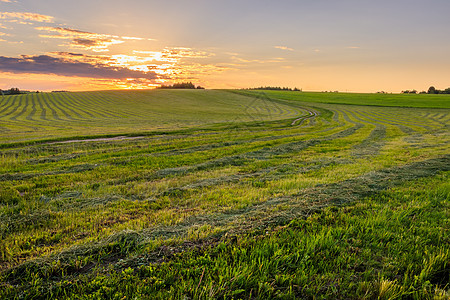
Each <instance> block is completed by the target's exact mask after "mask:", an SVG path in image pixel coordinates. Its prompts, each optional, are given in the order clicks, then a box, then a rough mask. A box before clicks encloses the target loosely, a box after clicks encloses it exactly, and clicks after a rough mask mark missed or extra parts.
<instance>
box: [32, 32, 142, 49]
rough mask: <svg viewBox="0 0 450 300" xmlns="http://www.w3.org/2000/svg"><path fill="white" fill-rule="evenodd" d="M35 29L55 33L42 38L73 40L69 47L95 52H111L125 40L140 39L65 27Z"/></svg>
mask: <svg viewBox="0 0 450 300" xmlns="http://www.w3.org/2000/svg"><path fill="white" fill-rule="evenodd" d="M35 29H37V30H40V31H47V32H50V33H53V34H50V35H40V37H43V38H52V39H63V40H71V42H70V43H69V46H71V47H73V48H78V49H83V50H92V51H94V52H107V51H109V49H108V48H109V47H110V46H112V45H117V44H122V43H124V42H125V41H124V40H129V39H140V38H129V37H125V38H122V39H121V38H120V37H119V36H116V35H110V34H101V33H92V32H87V31H81V30H77V29H72V28H63V27H51V26H41V27H36V28H35Z"/></svg>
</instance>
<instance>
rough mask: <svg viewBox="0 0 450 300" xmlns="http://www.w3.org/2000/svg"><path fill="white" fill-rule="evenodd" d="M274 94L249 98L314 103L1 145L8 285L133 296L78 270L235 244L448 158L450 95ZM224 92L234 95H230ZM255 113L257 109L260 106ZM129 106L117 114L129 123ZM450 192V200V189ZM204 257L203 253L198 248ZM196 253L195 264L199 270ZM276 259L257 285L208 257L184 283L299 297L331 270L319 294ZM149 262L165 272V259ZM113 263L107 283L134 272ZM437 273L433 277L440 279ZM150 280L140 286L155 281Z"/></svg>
mask: <svg viewBox="0 0 450 300" xmlns="http://www.w3.org/2000/svg"><path fill="white" fill-rule="evenodd" d="M178 92H179V91H177V93H178ZM188 92H189V91H188ZM180 93H181V92H180ZM227 94H232V95H234V93H227ZM124 95H127V94H126V93H124ZM189 95H191V94H189ZM266 96H267V95H264V94H257V95H256V96H255V97H253V98H250V99H251V100H250V101H249V102H250V103H252V102H254V103H260V104H261V103H262V102H266V103H268V102H270V101H272V100H273V103H274V104H273V106H272V107H273V111H272V112H275V111H276V108H277V107H285V108H286V109H285V111H286V112H300V114H301V113H303V118H300V120H299V122H295V123H293V120H294V119H296V118H299V116H298V115H297V116H293V115H292V116H290V115H286V116H289V117H288V118H286V119H280V120H274V118H272V117H270V118H269V117H267V114H268V112H269V110H267V109H265V108H264V109H262V108H258V109H256V111H261V112H263V111H265V114H266V115H263V116H265V117H266V118H267V119H266V121H262V120H261V119H259V120H254V119H252V117H248V119H247V120H249V121H251V122H243V121H242V120H239V119H238V118H237V119H235V121H234V122H233V123H231V124H230V123H229V122H227V123H223V124H214V125H207V124H203V125H202V127H201V128H199V127H197V128H191V129H186V130H176V131H173V132H165V133H163V134H162V133H161V134H157V133H153V134H152V135H148V136H147V135H146V136H140V137H138V138H137V139H128V140H103V141H86V142H72V143H53V144H49V143H40V144H39V143H35V144H29V145H20V144H16V146H14V144H11V145H9V146H8V147H7V148H4V149H3V150H1V157H2V160H1V162H0V174H1V175H0V193H1V194H0V199H1V202H0V225H1V227H0V234H1V236H2V241H3V242H2V245H1V246H0V247H1V248H0V251H1V252H0V254H1V256H0V268H1V269H2V277H1V278H2V279H1V280H2V284H3V287H4V288H5V291H7V292H5V295H9V296H12V295H19V294H20V293H25V294H26V293H27V292H26V290H28V289H29V291H31V292H30V293H31V294H28V295H32V294H33V293H34V292H33V291H34V287H36V289H41V290H42V289H43V290H45V292H46V293H48V294H45V295H46V296H48V297H52V296H54V295H52V291H54V292H55V293H60V292H64V291H83V292H90V293H94V292H95V293H97V292H98V293H100V294H99V295H103V294H102V293H104V292H105V293H106V294H104V295H110V294H108V293H109V291H114V293H116V292H118V295H120V297H123V296H124V295H128V296H129V295H131V294H130V293H128V294H127V293H123V291H117V290H116V289H111V288H110V289H109V290H108V289H107V290H103V288H100V287H99V286H90V288H89V290H83V289H82V288H81V287H80V286H79V285H78V284H81V283H82V282H85V281H84V280H88V279H89V280H91V279H94V278H95V277H96V276H97V275H95V274H97V271H96V270H97V269H100V270H103V271H102V272H106V273H102V274H109V273H108V272H109V271H108V270H109V268H113V269H114V270H119V271H122V270H125V268H126V267H127V266H128V265H127V264H129V263H127V264H123V262H124V261H128V262H129V261H133V260H134V258H136V257H146V256H147V255H150V257H152V258H153V257H154V256H155V254H154V253H160V254H161V255H160V256H158V255H156V256H155V257H156V258H155V260H153V259H144V260H143V261H142V264H143V265H145V266H149V265H153V264H154V263H155V262H158V261H159V262H160V260H161V261H166V260H167V259H169V258H168V257H172V256H173V254H174V253H177V252H180V251H184V250H186V251H188V252H189V251H190V250H193V249H194V248H195V249H197V248H198V247H200V248H201V247H202V245H208V244H212V245H218V243H219V242H218V241H223V242H224V243H225V246H223V247H225V248H227V247H228V246H226V245H228V244H229V245H230V247H234V246H231V245H234V244H233V243H235V239H236V238H237V239H238V240H239V239H241V238H243V239H244V240H245V239H246V238H244V237H245V235H246V234H249V233H251V232H253V233H257V234H259V233H258V232H260V231H263V232H267V233H268V234H270V233H271V232H272V231H273V230H274V229H276V228H278V226H284V225H285V224H288V223H289V222H290V221H292V220H294V219H295V220H302V219H303V217H305V216H309V215H311V214H313V213H315V212H320V211H322V210H323V209H325V208H326V207H329V206H333V205H348V204H350V203H358V201H360V200H361V199H362V198H364V197H366V196H368V195H372V194H373V195H376V194H378V193H379V192H380V191H383V190H388V189H390V188H392V187H395V186H399V185H402V184H405V185H406V186H407V185H408V181H411V180H412V181H414V180H420V178H422V177H432V176H435V175H436V174H438V173H439V172H440V171H446V170H447V171H448V166H449V154H450V153H449V147H448V143H449V140H450V139H449V136H448V110H447V109H435V108H429V109H426V108H381V107H368V106H355V105H351V106H348V105H338V104H332V105H331V104H323V103H306V102H300V101H297V100H295V101H287V100H279V99H271V98H268V97H266ZM130 97H132V94H131V96H130ZM219 100H220V101H225V103H226V99H218V100H217V101H219ZM258 105H259V104H258ZM264 105H268V104H264ZM241 107H242V106H241ZM269 107H270V106H269ZM272 112H271V113H272ZM307 112H314V114H312V115H311V114H310V113H307ZM246 113H249V114H250V116H252V113H251V112H250V111H249V110H247V111H246ZM279 113H280V115H282V114H283V111H281V112H279ZM286 116H285V117H286ZM258 118H259V117H258ZM120 120H121V119H116V122H117V123H118V126H121V125H120ZM267 120H271V121H267ZM123 133H133V132H130V131H128V132H127V131H126V132H122V134H123ZM41 138H43V137H41ZM445 195H447V194H445ZM442 201H444V203H446V202H445V201H448V197H447V196H445V197H444V198H443V199H442ZM437 213H439V211H438V212H437ZM319 225H320V224H319ZM319 225H318V226H319ZM430 226H431V225H430ZM433 226H434V225H433ZM439 226H443V225H442V224H441V225H439ZM320 228H321V227H320V226H319V229H320ZM323 230H326V229H323ZM249 241H250V240H249ZM265 241H266V242H269V240H265ZM262 243H263V244H264V243H265V242H264V238H263V242H262ZM243 247H244V248H245V247H246V246H245V245H244V246H243ZM167 249H175V250H173V251H172V250H167ZM177 249H178V250H177ZM433 249H434V250H433V251H435V250H436V249H440V248H439V247H437V248H433ZM231 250H232V248H230V249H229V250H226V251H231ZM436 251H438V250H436ZM439 251H440V250H439ZM230 253H234V252H230ZM433 253H435V252H433ZM189 255H190V254H187V256H183V257H184V258H182V259H181V263H182V264H183V263H186V261H185V260H184V259H188V260H191V258H189V257H190V256H189ZM230 255H234V254H230ZM268 255H269V256H270V255H272V254H270V253H269V254H268ZM367 255H370V253H368V254H367ZM445 255H447V254H445ZM269 256H267V257H269ZM394 256H395V255H394ZM445 257H448V255H447V256H444V258H445ZM192 259H193V261H194V262H196V259H197V258H196V256H194V257H193V258H192ZM249 259H250V260H253V259H254V258H249ZM393 259H394V260H395V257H394V258H393ZM406 261H407V260H406ZM217 262H218V263H219V261H217ZM170 263H172V259H169V265H170ZM196 263H197V262H196ZM261 263H262V262H261ZM310 263H313V262H312V261H310ZM157 266H159V263H157ZM191 266H192V265H191V264H189V263H188V264H186V268H187V270H190V269H192V267H191ZM157 268H159V267H157ZM162 268H163V267H162ZM442 268H444V269H442ZM250 269H251V268H250ZM133 270H136V269H135V268H134V269H133ZM158 270H165V269H164V268H163V269H158ZM238 270H239V269H238ZM439 270H444V276H445V274H446V273H445V266H444V267H442V266H440V267H439ZM127 272H131V273H133V272H134V271H127ZM158 272H159V271H158ZM164 272H166V271H164ZM218 272H225V270H224V269H219V271H218ZM239 272H241V271H239ZM252 272H253V271H252ZM267 272H269V271H267V270H266V271H261V273H260V274H261V276H263V277H259V278H260V279H259V282H268V285H267V286H265V287H258V288H256V287H255V286H253V285H251V284H250V282H251V281H249V284H250V285H246V284H244V283H243V282H242V284H240V285H238V286H240V287H241V288H237V287H238V286H236V285H233V284H231V285H223V284H220V283H217V282H216V279H214V278H213V277H211V276H212V275H211V276H210V275H208V273H206V271H205V274H206V276H210V277H205V282H203V283H202V282H198V281H196V284H197V285H198V286H199V288H198V289H197V290H188V288H187V287H185V288H184V287H181V286H179V288H180V293H182V294H184V295H188V296H192V297H197V296H201V297H206V296H207V295H209V294H211V295H212V296H214V297H217V296H224V295H225V296H228V297H230V296H231V294H232V293H235V294H236V295H240V296H239V297H241V296H243V295H245V296H246V297H249V296H250V294H252V295H253V296H257V297H261V298H264V297H266V296H270V297H272V296H274V295H275V294H274V293H278V292H280V291H284V292H286V294H285V295H286V297H287V296H289V295H290V296H289V297H293V296H292V295H308V293H313V291H314V289H316V290H317V289H318V288H319V287H320V285H322V284H325V282H328V281H327V280H328V279H326V280H325V279H324V281H320V280H319V281H316V283H317V284H316V285H312V286H311V289H310V291H309V292H308V293H306V294H302V293H300V292H299V291H298V289H297V290H296V291H293V292H290V294H289V293H287V290H285V287H290V288H291V289H293V288H294V285H298V284H299V283H294V282H293V281H292V280H294V279H293V278H294V277H295V276H297V275H292V274H291V275H289V276H293V277H290V278H291V279H292V280H291V279H289V280H288V279H286V281H283V282H284V283H283V285H281V287H280V288H279V287H278V285H273V284H272V283H271V280H272V279H270V278H272V277H270V276H271V275H270V276H269V274H267ZM327 272H328V271H327ZM361 272H362V273H361V276H362V277H364V276H366V277H364V278H363V279H364V280H363V281H364V282H366V283H365V284H367V285H366V289H364V288H362V289H360V290H358V289H356V287H355V289H353V290H352V291H351V292H352V293H356V292H357V291H367V290H368V289H369V288H372V289H376V288H378V286H377V285H376V284H377V282H381V283H383V282H385V281H386V280H387V281H386V282H387V283H386V284H387V285H388V286H392V287H393V289H392V290H395V291H399V292H401V293H406V292H407V290H408V289H409V288H410V287H411V286H412V287H413V288H414V289H415V288H417V286H418V285H415V284H409V283H408V285H404V286H403V285H398V286H397V285H396V284H399V283H400V280H397V281H396V279H397V277H389V278H390V279H386V280H385V279H384V278H381V277H377V276H378V275H377V274H385V273H383V271H382V270H381V271H380V270H374V271H373V272H369V273H365V271H363V270H362V271H361ZM414 272H416V271H414ZM131 273H130V274H131ZM244 273H245V272H244ZM288 273H289V272H288ZM288 273H286V274H288ZM319 273H320V272H319ZM319 273H318V274H319ZM62 274H64V276H62ZM121 274H122V273H121ZM123 274H125V273H123ZM145 274H147V275H148V276H150V277H152V276H153V277H155V276H156V277H155V278H160V277H158V276H160V275H158V274H159V273H158V274H156V273H155V274H156V275H155V274H154V275H150V273H145ZM152 274H153V273H152ZM171 274H172V275H173V276H178V277H177V278H184V277H179V275H180V274H178V273H170V272H169V273H168V276H169V277H170V276H172V275H171ZM192 274H194V273H192ZM195 274H196V273H195ZM230 274H231V273H230ZM249 274H250V273H249ZM252 274H253V273H252ZM264 274H265V275H264ZM349 274H350V273H349ZM411 274H412V273H411ZM414 274H416V273H414ZM147 275H143V276H144V277H145V276H147ZM197 275H198V274H197ZM85 276H86V277H85ZM99 276H100V277H98V278H97V279H98V280H100V281H99V284H100V282H103V283H104V285H105V286H110V285H111V284H115V282H116V281H115V280H122V279H123V278H121V277H120V276H119V277H114V276H113V279H111V281H108V280H106V281H105V280H103V279H101V278H102V277H101V276H102V275H99ZM105 276H107V277H109V276H110V275H105ZM187 276H188V277H189V276H191V275H187ZM203 276H205V275H203ZM220 276H224V275H220ZM227 276H228V275H227ZM230 276H231V275H230ZM232 276H234V275H232ZM264 276H266V277H264ZM267 276H269V277H267ZM277 276H278V275H277ZM302 276H303V277H302V278H304V280H306V281H308V280H311V277H308V276H316V275H313V274H312V273H311V274H310V275H307V274H306V275H305V274H304V275H302ZM304 276H307V277H304ZM330 276H331V275H330ZM380 276H381V275H380ZM389 276H391V275H389ZM362 277H361V278H362ZM67 278H70V279H67ZM130 278H134V277H132V276H131V277H130ZM171 278H172V277H171ZM189 278H190V277H189ZM197 278H198V276H197ZM206 278H210V279H207V280H206ZM223 278H228V277H223ZM257 278H258V277H257ZM324 278H328V277H324ZM330 278H331V277H330ZM361 278H359V279H358V280H357V281H355V282H354V284H355V286H356V285H357V284H360V283H361V280H362V279H361ZM380 278H381V279H380ZM423 278H424V280H423V281H420V284H419V286H420V287H422V284H425V283H424V282H426V279H425V277H423ZM66 279H67V280H69V281H70V282H66V281H65V280H66ZM166 279H167V278H165V279H161V280H162V281H164V282H166V283H165V285H161V286H160V290H159V292H160V293H161V294H160V296H161V297H162V296H163V295H164V293H166V292H168V293H173V290H170V286H169V285H170V284H172V283H171V281H167V280H166ZM228 279H229V280H231V279H230V278H228ZM266 279H267V280H266ZM221 280H222V279H221ZM223 280H225V279H223ZM296 280H300V279H299V278H297V279H296ZM345 280H347V279H345ZM349 280H350V279H349ZM175 281H176V280H175ZM219 281H220V280H219ZM74 282H78V283H76V284H75V283H74ZM220 282H225V281H220ZM299 282H300V281H299ZM320 282H322V283H320ZM72 283H74V284H72ZM381 283H380V284H381ZM177 284H178V283H177ZM180 284H182V283H180ZM202 284H203V285H202ZM208 284H209V285H208ZM217 284H219V285H217ZM383 284H384V283H383ZM430 284H431V285H430V286H429V287H428V288H427V293H428V292H429V293H431V292H432V290H433V289H434V288H438V290H437V291H439V293H440V292H441V291H442V290H443V289H445V287H444V286H442V284H441V283H440V282H431V281H430ZM88 286H89V285H88ZM156 286H157V285H155V287H156ZM330 286H332V285H330ZM200 287H202V288H200ZM66 288H67V289H66ZM98 288H99V289H100V290H101V291H100V290H99V289H98ZM139 289H140V288H137V289H135V290H133V291H134V292H133V293H135V292H136V293H140V292H142V291H140V290H139ZM208 289H209V290H208ZM249 289H250V290H249ZM239 290H243V291H239ZM294 290H295V289H294ZM325 290H326V291H327V293H328V289H327V288H326V289H325ZM130 291H131V290H130ZM107 292H108V293H107ZM153 292H155V291H153ZM153 292H152V293H153ZM284 292H283V293H284ZM156 293H158V291H156ZM342 293H344V294H345V293H350V290H348V291H343V292H342ZM25 294H23V295H25ZM55 295H56V294H55ZM58 295H59V294H58ZM149 295H150V294H149ZM180 295H181V294H180ZM337 295H339V294H337ZM355 295H356V294H355ZM358 295H359V294H358ZM118 297H119V296H118ZM149 297H150V296H149ZM180 297H181V296H180ZM150 298H152V297H150Z"/></svg>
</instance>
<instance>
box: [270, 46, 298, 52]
mask: <svg viewBox="0 0 450 300" xmlns="http://www.w3.org/2000/svg"><path fill="white" fill-rule="evenodd" d="M274 48H276V49H281V50H287V51H294V49H293V48H289V47H286V46H274Z"/></svg>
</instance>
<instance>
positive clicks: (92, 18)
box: [0, 0, 450, 92]
mask: <svg viewBox="0 0 450 300" xmlns="http://www.w3.org/2000/svg"><path fill="white" fill-rule="evenodd" d="M449 11H450V1H448V0H446V1H444V0H428V1H425V0H422V1H419V0H409V1H406V0H391V1H386V0H379V1H367V0H358V1H355V0H314V1H313V0H297V1H293V0H279V1H269V0H260V1H255V0H241V1H235V0H228V1H219V0H209V1H206V0H194V1H180V0H172V1H171V0H168V1H144V0H128V1H118V0H109V1H95V0H91V1H86V0H77V1H66V0H59V1H55V0H45V1H43V0H42V1H41V0H16V1H13V0H0V88H8V87H10V86H19V87H20V88H24V89H41V90H51V89H62V88H64V89H73V90H84V89H106V88H148V87H153V86H157V85H159V84H161V83H171V82H177V81H193V82H195V83H196V84H201V85H204V86H206V87H208V88H242V87H252V86H260V85H277V86H291V87H294V86H296V87H299V88H303V89H304V90H318V91H321V90H340V91H356V92H364V91H367V92H375V91H380V90H384V91H391V92H399V91H401V90H403V89H427V88H428V86H430V85H435V86H436V87H438V88H446V87H448V86H450V56H449V55H448V53H450V41H449V39H448V36H450V18H449V17H448V12H449ZM46 65H47V66H48V69H47V70H46ZM93 70H94V71H95V72H93ZM93 73H94V74H95V76H91V77H89V76H90V74H93ZM102 74H104V77H103V78H102V77H101V76H102Z"/></svg>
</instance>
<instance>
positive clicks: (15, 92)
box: [0, 88, 24, 95]
mask: <svg viewBox="0 0 450 300" xmlns="http://www.w3.org/2000/svg"><path fill="white" fill-rule="evenodd" d="M19 94H24V92H22V91H20V90H19V89H18V88H10V89H9V90H2V89H0V95H19Z"/></svg>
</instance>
